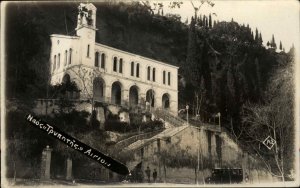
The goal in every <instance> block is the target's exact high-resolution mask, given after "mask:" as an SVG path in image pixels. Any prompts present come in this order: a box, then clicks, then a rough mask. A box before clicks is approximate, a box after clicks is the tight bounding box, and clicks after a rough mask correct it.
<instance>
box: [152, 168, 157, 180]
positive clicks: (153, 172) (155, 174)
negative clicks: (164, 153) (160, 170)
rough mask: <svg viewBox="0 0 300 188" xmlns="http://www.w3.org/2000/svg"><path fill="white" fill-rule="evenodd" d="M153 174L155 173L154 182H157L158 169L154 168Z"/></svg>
mask: <svg viewBox="0 0 300 188" xmlns="http://www.w3.org/2000/svg"><path fill="white" fill-rule="evenodd" d="M152 175H153V181H154V183H156V178H157V172H156V169H154V171H153V174H152Z"/></svg>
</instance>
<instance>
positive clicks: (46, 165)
mask: <svg viewBox="0 0 300 188" xmlns="http://www.w3.org/2000/svg"><path fill="white" fill-rule="evenodd" d="M51 152H52V149H51V148H50V147H49V146H47V147H46V148H45V149H44V150H43V153H42V163H41V179H42V180H50V166H51Z"/></svg>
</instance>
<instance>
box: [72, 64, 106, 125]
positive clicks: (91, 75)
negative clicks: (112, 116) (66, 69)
mask: <svg viewBox="0 0 300 188" xmlns="http://www.w3.org/2000/svg"><path fill="white" fill-rule="evenodd" d="M70 71H71V72H72V73H73V74H74V75H75V76H76V77H75V78H74V79H75V80H78V81H79V84H80V85H81V87H80V88H82V89H81V97H82V98H86V99H88V102H89V103H91V114H93V113H94V110H95V108H94V105H95V96H94V94H95V92H94V84H95V83H94V81H95V79H96V78H98V77H100V76H101V73H100V71H99V70H98V69H96V68H87V67H85V66H83V65H78V66H74V67H73V68H72V69H70ZM92 117H93V116H91V121H90V123H92Z"/></svg>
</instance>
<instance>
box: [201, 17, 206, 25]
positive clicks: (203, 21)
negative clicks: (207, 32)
mask: <svg viewBox="0 0 300 188" xmlns="http://www.w3.org/2000/svg"><path fill="white" fill-rule="evenodd" d="M205 17H206V16H205V15H204V16H203V19H202V24H203V26H205Z"/></svg>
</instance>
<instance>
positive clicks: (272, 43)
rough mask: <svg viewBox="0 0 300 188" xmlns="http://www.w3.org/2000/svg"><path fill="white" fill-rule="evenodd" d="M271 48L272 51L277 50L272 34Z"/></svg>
mask: <svg viewBox="0 0 300 188" xmlns="http://www.w3.org/2000/svg"><path fill="white" fill-rule="evenodd" d="M271 47H272V48H274V49H277V45H276V42H275V37H274V34H273V35H272V41H271Z"/></svg>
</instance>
